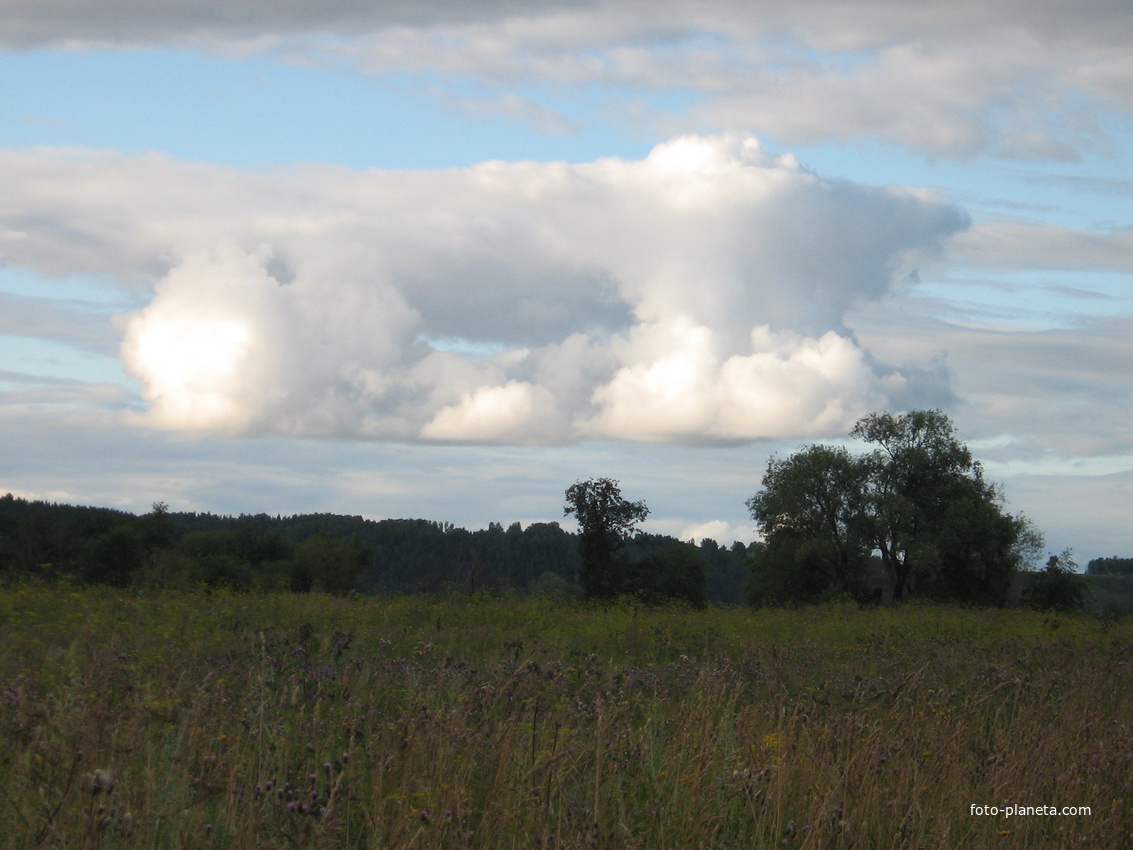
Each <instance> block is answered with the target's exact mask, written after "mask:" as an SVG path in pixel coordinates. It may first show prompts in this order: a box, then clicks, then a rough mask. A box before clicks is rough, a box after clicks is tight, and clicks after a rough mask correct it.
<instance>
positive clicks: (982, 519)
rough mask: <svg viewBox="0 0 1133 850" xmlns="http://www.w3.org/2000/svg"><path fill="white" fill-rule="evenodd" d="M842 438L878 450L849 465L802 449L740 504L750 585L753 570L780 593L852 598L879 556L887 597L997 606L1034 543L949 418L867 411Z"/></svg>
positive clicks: (839, 457) (776, 465)
mask: <svg viewBox="0 0 1133 850" xmlns="http://www.w3.org/2000/svg"><path fill="white" fill-rule="evenodd" d="M851 436H853V437H857V438H859V439H861V440H863V441H865V442H866V443H867V444H870V445H872V446H875V448H874V449H873V450H871V451H869V452H867V453H866V454H864V455H862V456H857V457H855V456H852V455H850V454H849V452H847V451H846V450H844V449H840V448H830V447H826V446H811V447H809V448H807V449H804V450H802V451H800V452H798V453H796V454H795V455H792V456H791V457H789V458H787V459H785V460H776V459H773V460H772V461H771V464H770V465H769V467H768V472H767V475H766V476H764V479H763V485H764V490H763V491H762V492H761V493H760V494H758V495H757V496H755V497H753V498H752V499H751V500H749V501H748V507H749V508H750V510H751V512H752V516H753V518H754V519H755V520H756V521H757V522H758V523H759V526H760V530H761V531H762V533H763V536H764V545H763V547H762V549H761V550H760V552H759V554H758V555H757V556H756V559H755V564H754V569H755V576H754V578H755V579H756V580H757V581H756V582H755V584H756V586H757V587H758V585H759V580H760V578H761V574H762V581H763V582H764V584H767V583H768V582H770V584H771V585H772V586H773V587H775V588H777V590H778V595H780V596H782V595H785V594H787V595H793V596H794V598H810V597H813V596H814V595H815V594H816V593H821V592H824V591H826V590H829V589H831V588H833V589H836V590H841V591H846V592H850V593H858V592H860V591H861V590H862V580H863V578H864V576H865V574H866V570H867V567H868V561H869V558H870V557H871V555H872V554H873V553H876V555H877V557H878V558H879V559H880V562H881V564H882V566H883V568H884V571H885V573H886V574H887V576H888V579H889V583H890V586H891V588H892V593H893V598H894V599H904V598H906V597H907V596H908V595H909V593H910V592H911V591H913V590H914V589H915V590H916V592H917V593H920V594H923V595H926V596H931V597H936V598H946V599H958V600H964V601H971V602H979V603H984V604H1003V603H1004V602H1005V601H1006V599H1007V594H1008V591H1009V589H1010V585H1011V579H1012V576H1013V575H1014V573H1015V571H1016V570H1017V569H1018V568H1019V567H1020V566H1021V565H1022V562H1023V561H1024V560H1025V557H1026V556H1027V555H1028V554H1029V553H1030V552H1031V551H1033V550H1035V549H1036V548H1037V547H1040V546H1041V537H1040V536H1039V535H1038V533H1037V532H1036V531H1035V530H1034V529H1033V527H1031V526H1030V524H1029V523H1028V522H1027V521H1026V520H1025V519H1023V518H1022V517H1017V516H1012V515H1010V514H1008V513H1006V512H1005V511H1004V510H1003V498H1002V494H1001V492H1000V490H999V489H998V488H997V487H995V486H994V485H992V484H989V483H988V482H987V481H986V480H985V479H984V477H983V469H982V468H981V466H980V464H979V463H977V462H976V461H975V460H973V458H972V454H971V452H970V451H969V450H968V448H967V446H965V445H964V444H963V443H961V442H960V441H959V439H957V437H956V433H955V428H954V427H953V425H952V422H951V420H950V419H949V418H948V417H947V416H945V415H944V414H943V413H942V412H941V411H939V410H915V411H912V412H910V413H907V414H903V415H893V414H890V413H880V414H877V413H875V414H870V415H869V416H866V417H864V418H862V419H861V420H859V421H858V423H857V424H856V425H855V426H854V429H853V431H852V432H851ZM787 578H789V579H790V580H787ZM756 595H757V596H758V595H759V594H758V593H757V594H756Z"/></svg>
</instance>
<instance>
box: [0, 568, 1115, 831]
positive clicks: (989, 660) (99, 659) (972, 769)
mask: <svg viewBox="0 0 1133 850" xmlns="http://www.w3.org/2000/svg"><path fill="white" fill-rule="evenodd" d="M0 630H2V631H0V634H2V638H0V761H2V763H0V797H2V798H3V799H2V800H0V846H3V847H12V848H32V847H45V848H68V850H70V848H86V847H89V848H96V847H97V848H119V847H121V848H162V850H164V848H210V847H226V848H227V847H230V848H252V847H259V848H291V847H319V848H324V847H326V848H339V847H342V848H347V847H349V848H386V847H389V848H410V847H419V848H432V847H445V848H534V847H544V848H551V847H554V848H567V847H572V848H573V847H594V848H623V847H625V848H630V847H634V848H637V847H640V848H666V847H672V848H717V847H718V848H730V847H741V848H750V847H799V848H819V847H823V848H825V847H856V848H872V847H877V848H889V847H893V848H899V847H900V848H903V847H908V848H920V847H924V848H958V847H965V848H967V847H977V848H978V847H1038V846H1041V847H1121V846H1130V845H1131V843H1133V806H1131V800H1133V669H1131V666H1130V658H1131V654H1133V653H1131V650H1133V626H1131V625H1130V624H1129V623H1122V622H1117V623H1114V622H1113V621H1112V620H1108V621H1098V620H1091V619H1085V618H1081V619H1078V618H1067V617H1059V618H1054V617H1050V616H1042V615H1038V614H1031V613H1025V612H1019V611H975V610H961V609H956V608H947V607H935V606H926V607H915V606H908V607H902V608H892V609H890V608H883V609H877V610H865V611H863V610H859V609H858V608H857V607H855V606H839V605H832V606H827V607H822V608H815V609H808V610H803V611H757V612H752V611H747V610H741V609H710V610H707V611H691V610H686V609H670V610H657V609H642V608H635V607H632V606H625V607H615V608H610V609H590V608H586V607H581V606H557V605H554V604H552V603H550V602H547V601H544V600H517V599H496V600H468V599H461V598H454V599H449V600H438V599H425V598H399V599H388V600H378V599H353V600H345V599H338V598H331V597H325V596H227V595H215V594H214V595H211V596H204V595H168V594H167V595H161V594H151V595H144V596H128V595H121V594H116V593H113V592H109V591H98V590H84V591H76V590H72V589H69V588H66V587H54V588H23V589H10V590H3V591H0ZM1008 804H1019V805H1029V806H1056V807H1063V806H1089V807H1090V809H1091V814H1089V815H1075V816H1040V815H1032V816H1026V817H1022V816H1020V817H1012V818H1007V817H1004V816H1002V815H1000V816H974V815H972V814H971V810H970V807H971V806H972V805H980V806H984V805H986V806H999V807H1001V808H1002V807H1004V806H1006V805H1008Z"/></svg>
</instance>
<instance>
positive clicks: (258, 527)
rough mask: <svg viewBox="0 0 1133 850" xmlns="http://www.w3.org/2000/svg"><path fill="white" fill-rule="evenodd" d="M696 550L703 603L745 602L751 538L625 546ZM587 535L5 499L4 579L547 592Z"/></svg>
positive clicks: (646, 551)
mask: <svg viewBox="0 0 1133 850" xmlns="http://www.w3.org/2000/svg"><path fill="white" fill-rule="evenodd" d="M671 549H680V550H682V551H686V552H692V553H693V554H694V555H695V557H696V559H697V560H698V563H699V564H700V566H701V568H702V571H703V584H702V585H701V587H700V590H699V596H698V597H697V598H698V599H699V600H701V601H709V602H723V603H739V602H741V601H742V600H743V591H744V586H745V583H746V580H747V562H746V554H747V553H746V547H745V546H744V545H743V544H742V543H737V544H733V545H732V546H722V545H720V544H718V543H716V542H715V541H713V540H707V539H706V540H702V541H700V543H699V544H698V545H696V546H691V544H687V543H682V542H681V541H679V540H677V539H675V538H672V537H668V536H664V535H653V534H638V535H636V536H635V537H634V539H633V540H631V541H628V544H627V547H626V550H625V553H624V554H625V555H626V556H627V557H628V558H630V559H632V560H634V561H637V562H644V561H646V560H648V559H649V558H650V557H652V556H653V555H654V554H655V553H658V552H662V551H666V550H671ZM579 572H580V555H579V540H578V535H577V534H575V533H573V532H570V531H568V530H566V529H564V528H562V527H561V526H560V525H559V524H558V523H557V522H544V523H531V524H529V525H527V526H526V527H522V526H521V525H520V523H512V524H511V525H510V526H508V527H507V528H505V527H504V526H503V525H501V524H499V523H492V524H490V525H489V527H488V528H486V529H479V530H474V531H469V530H467V529H464V528H458V527H456V526H454V525H453V524H451V523H446V522H433V521H430V520H424V519H386V520H368V519H364V518H362V517H360V516H343V515H337V514H306V515H297V516H286V517H281V516H271V515H268V514H256V515H242V516H236V517H234V516H217V515H214V514H208V513H185V512H174V511H170V510H169V508H168V507H167V506H166V505H164V504H161V503H159V504H156V505H154V507H153V510H152V511H151V512H149V513H147V514H144V515H142V516H136V515H134V514H131V513H127V512H124V511H119V510H113V509H109V508H100V507H84V506H76V505H64V504H53V503H48V502H43V501H28V500H26V499H20V498H17V497H15V496H13V495H11V494H8V495H6V496H3V497H0V576H2V577H4V578H6V579H7V580H17V581H18V580H22V579H27V578H35V579H44V580H51V579H59V578H66V579H68V580H70V581H74V582H76V583H79V584H96V585H110V586H115V587H138V588H169V589H190V588H200V587H209V588H222V587H223V588H228V589H231V590H264V591H293V592H305V591H311V590H319V591H325V592H330V593H348V592H351V591H353V592H358V593H365V594H377V593H381V594H410V593H433V592H441V591H453V592H463V593H476V592H486V593H500V592H504V591H507V590H515V591H517V592H520V593H547V594H555V595H562V596H566V597H570V596H582V595H584V591H583V589H582V587H581V586H580V584H579Z"/></svg>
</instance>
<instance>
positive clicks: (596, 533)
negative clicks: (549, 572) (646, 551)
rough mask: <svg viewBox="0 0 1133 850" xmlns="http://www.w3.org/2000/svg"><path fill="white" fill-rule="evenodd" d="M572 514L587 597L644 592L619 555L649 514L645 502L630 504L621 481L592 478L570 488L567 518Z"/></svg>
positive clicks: (582, 583) (565, 512) (567, 501)
mask: <svg viewBox="0 0 1133 850" xmlns="http://www.w3.org/2000/svg"><path fill="white" fill-rule="evenodd" d="M572 514H573V515H574V517H575V519H577V520H578V547H579V556H580V559H581V567H580V569H579V576H578V580H579V584H580V585H582V589H583V592H584V593H585V594H586V596H587V597H589V598H592V599H613V598H615V597H617V596H621V595H624V594H633V593H636V592H638V591H640V590H641V587H640V586H638V585H637V584H636V582H635V581H634V580H633V577H632V575H631V571H630V570H629V568H628V565H627V563H626V562H625V561H624V560H621V559H618V558H617V557H616V555H617V553H618V550H620V549H621V548H622V547H623V546H624V545H625V542H626V540H627V539H628V538H629V537H630V535H632V534H633V531H634V529H635V528H636V527H637V524H638V523H639V522H641V521H642V520H644V519H645V518H646V517H647V516H648V515H649V508H647V507H646V506H645V502H630V501H627V500H626V499H625V498H623V497H622V493H621V490H620V489H619V488H618V482H617V481H612V480H610V479H609V478H591V479H589V480H587V481H577V482H575V483H574V484H572V485H571V486H570V487H568V488H567V491H566V505H565V506H564V508H563V515H564V516H571V515H572Z"/></svg>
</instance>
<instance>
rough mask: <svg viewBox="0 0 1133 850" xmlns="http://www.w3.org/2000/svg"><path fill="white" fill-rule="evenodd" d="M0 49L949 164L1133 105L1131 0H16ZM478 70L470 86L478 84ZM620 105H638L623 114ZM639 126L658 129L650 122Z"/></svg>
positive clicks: (1038, 147)
mask: <svg viewBox="0 0 1133 850" xmlns="http://www.w3.org/2000/svg"><path fill="white" fill-rule="evenodd" d="M0 8H2V12H0V15H2V20H3V23H4V26H3V27H2V28H0V32H2V33H3V35H2V36H0V40H2V42H0V43H6V44H7V45H9V46H10V47H14V48H28V47H32V46H43V45H68V46H74V45H92V44H93V45H110V46H150V45H166V46H173V47H180V48H185V47H188V48H193V49H206V50H207V49H211V50H214V51H217V52H221V53H233V52H237V53H243V54H249V53H260V54H267V55H270V56H272V57H276V58H278V57H286V58H287V59H288V60H290V61H294V62H304V63H311V62H316V63H321V64H328V63H329V64H332V65H339V66H341V65H342V63H346V65H347V66H349V67H351V68H356V69H360V70H361V71H363V72H364V73H368V74H373V75H377V76H386V75H399V76H401V77H402V78H404V77H405V76H408V77H409V78H416V79H417V80H418V81H419V82H420V85H421V87H422V89H423V90H426V91H431V92H434V93H436V94H438V96H440V97H441V99H442V100H444V101H446V102H456V103H458V104H461V105H460V106H459V107H458V108H461V109H463V110H465V111H466V112H468V113H475V114H481V115H498V114H510V115H515V116H519V117H525V120H529V121H530V122H532V123H533V124H534V125H535V126H537V127H539V128H541V129H543V130H544V131H549V132H561V131H562V130H564V129H568V128H570V127H572V126H576V124H577V118H576V117H575V116H571V115H566V114H563V113H562V112H561V111H559V110H557V109H555V108H553V107H551V106H548V105H547V104H546V103H541V102H540V99H539V98H538V97H529V96H527V95H526V94H525V95H520V94H518V93H517V92H516V91H515V87H516V85H518V84H522V85H523V86H524V88H525V90H526V91H527V92H530V91H531V90H532V89H533V88H537V87H539V86H545V87H551V88H553V89H556V90H559V91H561V90H563V89H564V88H574V89H575V90H577V89H578V88H580V87H582V88H585V89H586V90H589V91H591V92H593V91H602V92H604V95H603V97H606V98H610V99H612V100H613V101H614V103H615V104H618V103H619V102H620V103H621V105H622V106H627V107H628V106H629V105H631V104H633V105H641V104H642V103H643V102H645V100H647V98H648V97H649V96H650V95H653V94H655V93H658V92H672V91H676V92H684V93H687V94H690V95H693V97H692V98H691V100H692V104H693V105H692V106H690V107H687V108H681V109H660V108H658V109H646V113H647V114H648V118H647V120H650V121H652V122H653V123H654V124H655V125H657V126H662V125H663V126H669V127H672V126H677V127H680V128H683V129H685V130H696V131H703V130H704V129H706V128H709V129H715V128H727V127H732V128H735V127H742V128H747V129H750V130H752V131H754V132H757V133H760V134H762V135H765V136H771V137H774V138H775V139H776V140H777V141H779V142H780V143H784V144H788V145H798V144H807V143H811V142H820V141H829V140H836V141H840V140H844V139H846V138H851V137H853V138H862V137H865V138H874V139H882V140H884V141H887V142H890V143H893V144H898V145H902V146H905V147H908V148H911V149H914V150H917V151H923V152H926V153H929V154H930V155H933V156H955V157H971V156H977V155H981V154H985V153H991V154H994V155H997V156H1001V157H1009V158H1031V159H1036V158H1037V159H1049V158H1055V159H1074V158H1075V157H1078V156H1080V155H1081V153H1082V152H1083V151H1086V150H1095V149H1097V148H1098V147H1099V146H1104V145H1106V144H1107V143H1108V140H1107V135H1106V131H1105V129H1104V125H1105V122H1104V121H1102V120H1100V119H1101V117H1102V116H1104V115H1105V114H1106V113H1107V112H1108V111H1110V110H1115V109H1116V110H1118V111H1124V112H1128V111H1130V110H1131V109H1133V95H1131V94H1130V92H1133V58H1131V57H1130V55H1129V51H1128V49H1127V47H1128V44H1129V43H1130V41H1133V15H1131V14H1130V12H1129V7H1128V3H1126V2H1125V0H1042V2H1035V0H1009V2H997V3H987V2H985V0H919V2H896V0H863V1H862V2H857V3H853V4H846V3H843V2H838V0H775V2H765V3H761V4H760V6H759V10H758V13H753V12H752V10H751V6H750V4H749V3H745V2H740V0H716V2H704V3H695V4H693V3H687V2H681V0H654V2H649V3H644V2H631V3H625V2H617V1H616V0H591V2H582V3H579V2H573V0H559V1H558V2H538V3H519V2H517V0H484V2H456V0H421V2H414V3H407V2H401V3H379V4H375V3H370V2H362V0H338V2H329V3H320V4H310V3H301V2H298V0H290V1H289V2H274V0H273V2H265V1H264V0H249V2H245V3H240V4H232V3H223V2H219V0H204V2H200V0H173V2H167V3H161V4H154V3H152V2H147V0H117V2H103V3H98V4H91V3H87V2H82V0H6V2H5V3H4V5H3V6H2V7H0ZM470 80H473V81H477V83H478V84H479V85H477V86H476V87H475V92H474V93H472V94H470V93H469V87H468V85H467V84H468V82H469V81H470ZM611 111H612V112H614V113H622V114H623V115H630V114H635V113H636V110H632V109H629V108H625V109H619V108H617V107H616V106H615V108H614V109H613V110H611ZM632 120H634V121H639V120H641V116H640V115H639V114H637V115H636V117H634V118H633V119H632Z"/></svg>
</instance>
